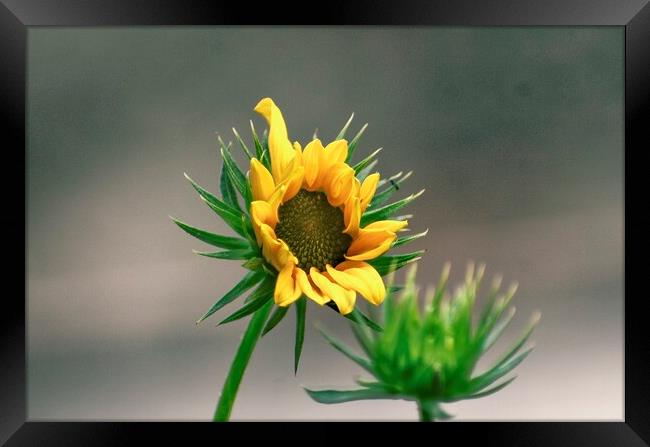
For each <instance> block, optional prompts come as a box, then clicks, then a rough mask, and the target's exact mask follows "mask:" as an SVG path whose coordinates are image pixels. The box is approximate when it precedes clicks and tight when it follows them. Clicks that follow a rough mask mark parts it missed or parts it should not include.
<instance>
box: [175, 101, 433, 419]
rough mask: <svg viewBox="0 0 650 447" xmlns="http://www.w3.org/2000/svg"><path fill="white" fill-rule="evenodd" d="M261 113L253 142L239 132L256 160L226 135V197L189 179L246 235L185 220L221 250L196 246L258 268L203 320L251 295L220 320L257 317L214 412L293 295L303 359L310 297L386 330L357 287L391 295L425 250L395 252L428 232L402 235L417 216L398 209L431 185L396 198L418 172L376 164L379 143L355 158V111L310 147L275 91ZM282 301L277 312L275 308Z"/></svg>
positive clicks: (369, 294)
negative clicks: (237, 151) (362, 306)
mask: <svg viewBox="0 0 650 447" xmlns="http://www.w3.org/2000/svg"><path fill="white" fill-rule="evenodd" d="M255 111H256V112H258V113H259V114H260V115H262V116H263V117H264V118H265V119H266V121H267V124H268V132H265V133H264V134H263V137H262V139H260V138H259V137H258V134H257V132H256V131H255V127H254V125H253V123H252V121H251V131H252V136H253V145H254V150H252V151H251V150H250V149H249V148H248V146H247V145H246V143H245V142H244V141H243V139H242V138H241V136H240V135H239V133H237V131H236V130H235V129H233V132H234V135H235V137H236V139H237V142H238V143H239V146H241V148H242V151H243V153H244V155H245V156H246V157H247V159H248V164H249V167H250V168H249V170H248V172H247V173H244V171H242V170H241V169H240V168H239V166H238V164H237V163H236V162H235V160H234V158H233V154H232V152H231V144H228V145H226V144H225V143H224V141H223V140H222V139H221V137H219V138H218V141H219V144H220V146H221V156H222V159H223V164H222V169H221V177H220V191H221V197H220V198H219V197H217V196H216V195H215V194H213V193H211V192H209V191H207V190H206V189H205V188H203V187H201V186H199V185H198V184H197V183H196V182H195V181H193V180H192V179H190V178H189V176H187V174H186V177H187V178H188V180H189V181H190V182H191V184H192V186H193V187H194V189H195V190H196V191H197V192H198V193H199V195H200V197H201V199H202V200H203V201H204V202H205V203H206V204H207V205H208V206H209V207H210V208H211V209H212V210H213V211H214V212H215V213H216V214H217V215H218V216H219V217H220V218H221V219H222V220H223V221H224V222H225V223H226V224H227V225H228V226H229V227H230V228H231V229H232V230H233V231H234V232H235V233H236V234H237V235H236V236H229V235H222V234H215V233H212V232H210V231H206V230H203V229H199V228H195V227H193V226H191V225H188V224H186V223H184V222H182V221H180V220H178V219H174V218H172V219H173V220H174V222H175V223H176V224H177V225H178V226H179V227H180V228H182V229H183V230H184V231H185V232H187V233H188V234H190V235H192V236H194V237H196V238H197V239H199V240H201V241H202V242H205V243H207V244H210V245H212V246H215V247H217V248H219V249H222V251H217V252H213V251H210V252H197V253H198V254H200V255H202V256H207V257H211V258H217V259H228V260H240V261H244V263H243V264H242V265H243V266H244V267H245V268H246V269H248V270H249V272H248V273H247V274H246V275H245V276H244V277H243V278H242V279H241V281H239V282H238V283H237V284H236V285H235V286H234V287H233V288H232V289H231V290H229V291H228V292H227V293H226V294H225V295H224V296H223V297H221V298H220V299H219V300H217V301H216V302H215V303H214V304H213V305H212V307H211V308H210V309H209V310H208V311H207V312H205V313H204V314H203V316H202V317H201V318H199V320H198V321H197V324H198V323H200V322H202V321H204V320H205V319H206V318H208V317H210V316H211V315H213V314H214V313H215V312H217V311H219V310H220V309H221V308H223V307H224V306H226V305H228V304H230V303H232V302H233V301H234V300H236V299H237V298H238V297H240V296H241V295H243V294H246V293H248V292H249V291H250V290H251V289H252V292H250V294H249V296H248V297H247V299H246V300H245V302H244V305H243V306H242V307H241V308H240V309H238V310H237V311H235V312H234V313H232V314H231V315H230V316H228V317H226V318H225V319H223V320H222V321H221V323H220V324H223V323H228V322H231V321H235V320H238V319H241V318H244V317H246V316H248V315H252V318H251V320H250V323H249V326H248V329H247V330H246V333H245V334H244V338H243V339H242V342H241V344H240V348H239V350H238V351H237V354H236V358H235V360H234V361H233V367H232V369H231V371H230V373H229V375H228V377H227V379H226V384H225V385H224V392H223V393H222V396H221V399H220V404H219V407H218V409H217V413H216V414H215V419H216V420H226V419H227V418H228V417H229V414H230V409H231V407H232V403H233V401H234V396H235V394H236V392H237V387H238V385H239V381H240V380H241V377H242V375H243V371H244V369H245V367H246V364H247V362H248V359H249V358H250V355H251V354H252V351H253V348H254V346H255V344H256V342H257V339H258V338H259V337H260V336H263V335H264V334H266V333H268V332H269V331H271V330H272V329H273V328H274V327H275V326H276V325H277V324H278V323H279V322H280V321H281V320H282V319H283V318H284V316H285V314H286V313H287V309H288V308H289V307H290V305H291V304H292V303H295V306H293V307H295V308H296V315H297V318H296V337H295V340H296V342H295V365H294V367H295V368H296V369H297V367H298V362H299V358H300V353H301V350H302V344H303V340H304V329H305V318H306V317H305V315H306V302H307V298H309V299H311V300H313V301H315V302H316V303H318V304H320V305H327V306H328V307H329V308H331V309H333V310H335V311H337V312H338V313H340V314H341V315H343V316H345V317H346V318H349V319H350V320H352V321H355V322H358V323H362V324H364V325H365V326H368V327H370V328H372V329H374V330H381V327H380V326H379V325H377V324H376V323H375V322H374V321H372V319H370V318H369V317H368V316H367V315H365V314H364V313H363V312H361V311H360V310H359V309H358V308H357V307H355V302H356V296H357V293H358V294H359V295H361V296H362V297H364V298H365V299H366V300H368V301H369V302H370V303H372V304H374V305H379V304H381V303H382V301H383V300H384V298H385V297H386V294H387V288H386V286H385V285H384V281H383V279H382V277H383V276H385V275H387V274H388V273H390V272H393V271H395V270H397V269H399V268H402V267H403V266H405V265H406V264H409V263H411V262H414V261H417V260H418V259H420V257H421V255H422V253H423V251H422V250H421V251H415V252H411V253H403V254H396V255H388V254H386V252H387V251H388V250H389V249H391V248H394V247H399V246H401V245H404V244H407V243H410V242H412V241H414V240H416V239H418V238H420V237H422V236H424V235H425V234H426V233H427V232H426V231H424V232H421V233H417V234H407V235H404V236H398V234H399V233H400V232H404V231H407V228H406V227H407V225H408V221H407V219H408V218H410V217H411V216H409V215H402V216H396V213H397V212H398V211H399V210H400V209H402V208H403V207H404V206H406V205H407V204H409V203H410V202H411V201H413V200H414V199H415V198H417V197H418V196H419V195H420V194H421V193H422V192H423V191H420V192H418V193H417V194H411V195H409V196H407V197H405V198H403V199H401V200H397V201H395V202H393V203H387V202H389V199H390V198H391V197H392V195H393V194H394V193H395V192H396V191H398V190H399V189H400V185H401V183H402V182H403V181H404V180H406V179H407V178H408V177H409V176H410V174H411V173H410V172H409V173H406V174H403V173H401V172H400V173H397V174H395V175H393V176H392V177H389V178H387V179H381V178H380V175H379V174H378V173H376V172H373V169H374V167H375V165H376V164H377V159H376V157H377V154H378V153H379V151H380V150H381V149H377V150H375V151H374V152H372V153H371V154H370V155H368V156H367V157H365V158H364V159H362V160H360V161H359V162H357V163H356V164H351V163H350V160H351V158H352V156H353V155H354V153H355V151H356V149H357V146H358V143H359V140H360V138H361V136H362V134H363V132H364V131H365V129H366V127H367V124H366V125H364V126H363V127H362V128H361V130H360V131H359V132H358V133H357V134H356V136H355V137H354V138H352V140H351V141H350V142H349V143H348V141H347V140H346V139H345V134H346V132H347V129H348V127H349V125H350V123H351V121H352V118H353V116H354V114H353V115H352V116H351V117H350V119H349V120H348V121H347V123H346V124H345V125H344V127H343V129H341V131H340V132H339V134H338V135H337V137H336V138H335V139H334V141H332V142H331V143H329V144H327V145H326V146H323V144H322V143H321V141H320V140H319V139H318V138H317V137H316V135H314V138H313V139H312V141H310V142H309V143H308V144H307V145H305V147H304V149H303V148H302V146H301V145H300V144H299V143H298V142H294V143H293V144H292V143H291V141H290V140H289V137H288V132H287V127H286V124H285V121H284V118H283V116H282V112H281V111H280V109H279V108H278V107H277V106H276V105H275V103H274V102H273V100H271V99H270V98H264V99H262V100H261V101H260V102H259V103H258V104H257V106H256V107H255ZM273 304H275V305H276V306H275V311H274V312H273V313H271V309H272V307H273Z"/></svg>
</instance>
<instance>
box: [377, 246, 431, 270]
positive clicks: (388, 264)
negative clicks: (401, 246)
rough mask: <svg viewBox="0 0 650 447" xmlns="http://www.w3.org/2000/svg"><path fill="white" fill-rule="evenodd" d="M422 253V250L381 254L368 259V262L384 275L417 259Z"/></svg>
mask: <svg viewBox="0 0 650 447" xmlns="http://www.w3.org/2000/svg"><path fill="white" fill-rule="evenodd" d="M422 254H424V250H419V251H414V252H413V253H406V254H402V255H383V256H380V257H378V258H375V259H373V260H370V261H368V263H369V264H370V265H372V266H373V267H374V268H375V270H377V272H378V273H379V274H380V275H381V276H384V275H387V274H389V273H392V272H394V271H396V270H399V269H401V268H402V267H404V266H405V265H407V264H410V263H411V262H415V261H417V260H418V259H420V258H421V257H422Z"/></svg>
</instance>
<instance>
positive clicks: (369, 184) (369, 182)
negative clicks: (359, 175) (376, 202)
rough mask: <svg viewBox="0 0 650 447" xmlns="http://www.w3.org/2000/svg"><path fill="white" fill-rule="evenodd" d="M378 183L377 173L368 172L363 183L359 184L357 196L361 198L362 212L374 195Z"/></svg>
mask: <svg viewBox="0 0 650 447" xmlns="http://www.w3.org/2000/svg"><path fill="white" fill-rule="evenodd" d="M378 183H379V174H377V173H374V174H370V175H369V176H368V177H366V178H365V180H364V181H363V184H362V185H361V189H360V190H359V198H360V199H361V212H362V213H363V212H364V211H365V210H366V208H367V207H368V204H369V203H370V201H371V200H372V198H373V196H374V195H375V191H377V184H378Z"/></svg>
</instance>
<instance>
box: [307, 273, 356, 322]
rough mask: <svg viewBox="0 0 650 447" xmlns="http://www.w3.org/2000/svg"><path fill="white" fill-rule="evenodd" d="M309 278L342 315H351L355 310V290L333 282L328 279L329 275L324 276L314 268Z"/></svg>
mask: <svg viewBox="0 0 650 447" xmlns="http://www.w3.org/2000/svg"><path fill="white" fill-rule="evenodd" d="M309 276H310V277H311V279H313V280H314V283H315V284H316V286H317V287H318V288H319V289H320V290H321V292H323V295H325V296H326V297H328V298H329V299H331V300H332V301H334V302H335V303H336V307H338V308H339V312H341V314H342V315H346V314H349V313H350V312H352V311H353V310H354V303H355V301H356V293H355V292H354V290H349V289H346V288H344V287H341V286H340V285H338V284H336V283H335V282H333V281H332V280H331V279H330V278H328V276H329V274H322V273H320V272H319V271H318V269H316V268H315V267H312V268H311V270H310V271H309Z"/></svg>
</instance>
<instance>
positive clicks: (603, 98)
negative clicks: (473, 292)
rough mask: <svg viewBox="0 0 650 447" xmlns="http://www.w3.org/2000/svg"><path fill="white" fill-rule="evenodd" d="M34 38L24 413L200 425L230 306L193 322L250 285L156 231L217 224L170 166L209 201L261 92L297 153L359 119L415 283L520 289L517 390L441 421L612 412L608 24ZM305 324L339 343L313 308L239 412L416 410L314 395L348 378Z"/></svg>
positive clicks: (119, 32) (613, 134)
mask: <svg viewBox="0 0 650 447" xmlns="http://www.w3.org/2000/svg"><path fill="white" fill-rule="evenodd" d="M28 42H29V49H28V61H29V62H28V74H29V78H28V100H29V103H28V107H29V109H28V126H29V132H28V153H27V164H28V172H27V175H28V180H27V188H28V199H27V208H28V215H27V221H28V243H27V246H28V253H27V256H28V266H27V268H28V296H27V299H28V300H27V301H28V303H27V306H28V414H29V418H30V419H32V420H67V419H71V420H132V419H134V420H154V419H164V420H208V419H210V418H211V416H212V413H213V410H214V405H215V403H216V401H217V398H218V395H219V392H220V389H221V385H222V383H223V380H224V378H225V375H226V372H227V368H228V366H229V364H230V361H231V359H232V357H233V355H234V351H235V349H236V347H237V344H238V342H239V338H240V336H241V334H242V333H243V331H244V328H245V325H246V321H239V322H236V323H234V324H231V325H226V326H225V327H218V328H217V327H215V324H216V323H217V322H218V321H220V319H221V318H223V317H225V316H226V315H228V314H229V313H231V312H232V311H233V310H235V308H237V307H238V306H237V305H236V304H234V305H231V306H228V307H227V308H226V309H224V310H223V311H221V312H220V313H219V314H217V315H216V316H214V317H212V318H210V319H209V320H207V321H206V322H204V323H203V324H202V325H200V326H198V327H197V326H196V325H195V324H194V322H195V320H196V319H197V318H198V317H199V316H200V315H201V314H202V313H203V312H204V311H205V310H206V309H207V308H208V307H209V306H210V305H211V304H212V303H213V302H214V301H215V300H216V299H217V298H219V297H220V296H222V295H223V294H224V293H225V292H226V291H227V290H228V289H229V288H230V287H231V286H232V285H233V284H234V283H235V282H236V281H237V279H238V278H239V277H240V276H241V275H242V274H243V273H244V270H243V269H242V268H241V267H239V266H238V264H237V263H233V262H228V261H219V260H214V259H208V258H202V257H199V256H196V255H194V254H193V253H192V252H191V249H203V248H205V247H204V246H203V245H202V244H201V242H199V241H196V240H194V239H192V238H190V237H189V236H188V235H186V234H184V233H183V232H181V230H180V229H178V228H177V227H176V226H175V225H174V224H173V223H172V222H171V221H170V219H169V217H168V215H173V216H174V217H177V218H180V219H182V220H184V221H186V222H188V223H191V224H193V225H196V226H199V227H202V228H207V229H210V230H213V231H215V232H227V231H228V230H227V229H226V227H225V225H224V224H223V223H221V222H220V221H219V220H218V219H217V218H216V217H215V216H214V215H213V214H212V213H211V211H210V210H209V209H208V208H207V207H205V206H204V205H203V204H202V203H201V201H200V200H199V199H198V196H197V195H196V194H195V193H194V192H193V190H192V189H191V187H190V185H189V184H188V183H187V181H186V180H185V179H184V178H183V172H188V173H189V174H190V175H191V176H192V177H193V178H194V179H195V180H197V181H198V182H199V183H200V184H202V185H204V186H206V187H207V188H208V189H211V190H213V191H218V176H219V169H220V165H219V156H218V150H217V145H216V135H215V132H219V133H220V134H222V135H224V137H225V138H227V139H232V134H231V131H230V129H231V127H233V126H235V127H237V128H238V129H239V130H240V133H241V134H242V135H243V136H244V138H245V139H247V141H250V138H249V135H250V133H249V131H248V126H249V125H248V121H249V119H254V120H255V123H256V124H257V126H258V128H259V129H260V130H261V129H263V128H264V127H265V126H264V123H263V121H262V120H261V119H260V118H259V117H258V116H257V115H256V114H254V112H253V110H252V109H253V107H254V106H255V104H256V103H257V101H258V100H259V99H261V98H262V97H265V96H271V97H272V98H274V99H275V101H276V102H277V103H278V105H279V106H280V107H281V109H282V110H283V112H284V115H285V118H286V121H287V124H288V127H289V132H290V136H291V138H292V139H297V140H300V141H302V142H303V143H304V142H306V141H308V139H309V138H311V136H312V134H313V131H314V128H316V127H318V129H319V136H320V137H321V138H323V139H324V140H329V139H331V138H333V137H334V136H335V135H336V133H337V131H338V129H340V127H341V126H342V125H343V124H344V122H345V121H346V120H347V118H348V116H349V114H350V113H351V112H355V113H356V118H355V121H354V122H353V125H352V130H353V131H355V132H356V130H358V129H359V128H360V126H361V125H363V124H364V123H365V122H369V123H370V126H369V128H368V130H367V132H366V135H365V136H364V138H363V140H362V144H361V146H360V149H359V155H366V154H367V153H369V152H370V151H371V150H373V149H375V148H377V147H379V146H383V147H384V148H385V149H384V151H383V152H382V154H381V159H380V165H379V169H380V170H381V172H382V173H383V174H384V175H390V174H393V173H395V172H397V171H400V170H404V171H408V170H414V171H415V173H414V174H413V176H412V178H411V180H409V181H408V183H407V185H406V186H405V188H404V194H407V193H410V192H414V191H416V190H418V189H420V188H426V192H425V194H424V196H422V197H421V198H420V199H419V200H418V201H416V202H415V204H413V205H411V207H410V208H409V210H408V211H409V212H412V213H414V214H415V217H414V218H413V219H411V224H412V228H413V229H414V230H418V231H419V230H423V229H425V228H429V229H430V232H429V235H428V237H427V238H425V239H423V240H421V241H419V242H418V243H416V244H415V245H413V247H414V248H426V249H427V250H428V252H427V254H426V255H425V257H424V258H423V260H422V261H421V262H420V265H419V276H418V278H419V282H420V283H421V284H422V285H425V284H427V283H433V282H434V280H435V279H437V277H438V275H439V273H440V269H441V267H442V265H443V263H444V262H445V261H451V262H452V266H453V267H452V280H453V282H456V280H457V279H459V278H461V277H462V274H463V272H464V269H465V265H466V263H467V262H468V261H469V260H475V261H484V262H486V263H487V276H488V278H489V277H491V276H492V275H494V274H497V273H503V275H504V280H505V281H504V282H505V284H506V285H507V283H508V282H510V281H514V280H517V281H518V282H519V284H520V287H519V292H518V293H517V295H516V297H515V300H514V304H515V305H516V306H517V310H518V313H517V316H516V318H515V322H514V325H513V327H512V328H511V331H510V333H509V335H508V336H507V337H506V339H505V340H504V341H506V342H507V341H508V340H512V339H513V338H514V336H515V335H517V332H518V331H519V330H521V329H522V328H523V327H524V325H525V323H526V322H527V321H528V318H529V316H530V315H531V313H532V312H533V311H534V310H536V309H539V310H541V312H542V315H543V316H542V321H541V324H540V326H539V327H538V330H537V331H536V333H535V335H534V337H533V339H534V341H535V344H536V349H535V351H534V352H533V354H532V355H531V356H530V357H529V359H528V360H527V361H526V362H524V363H523V364H522V365H521V366H520V367H519V368H518V369H517V374H518V375H519V378H518V379H517V380H516V381H515V382H513V384H511V385H510V386H508V387H507V388H506V389H504V390H503V391H501V392H499V393H497V394H496V395H493V396H491V397H488V398H485V399H481V400H476V401H467V402H461V403H457V404H454V405H449V406H447V407H446V408H447V410H448V411H449V412H451V413H453V414H455V415H457V420H558V419H559V420H586V419H588V420H622V418H623V288H622V287H623V44H624V42H623V29H622V28H620V27H619V28H612V27H584V28H567V27H561V28H553V27H544V28H380V27H372V28H273V29H271V28H223V27H222V28H214V27H196V28H183V27H176V28H164V27H163V28H128V29H127V28H74V29H72V28H71V29H62V28H56V29H49V28H30V30H29V36H28ZM240 161H243V158H241V157H240ZM315 323H320V324H321V325H322V326H324V327H326V328H327V329H329V331H330V332H335V333H337V334H338V335H339V337H340V338H343V339H344V340H348V341H349V342H350V343H352V344H354V342H353V341H352V337H351V334H350V331H349V328H348V327H347V322H346V320H344V319H342V318H340V317H338V316H337V315H336V314H335V313H334V312H332V311H331V310H329V309H327V308H325V309H323V308H320V307H318V306H317V305H315V304H314V303H310V306H309V308H308V327H307V335H306V341H305V346H304V352H303V357H302V363H301V368H300V370H299V372H298V375H297V376H294V374H293V366H292V365H293V332H294V316H293V312H291V313H290V314H289V316H288V317H287V318H286V319H285V321H283V322H282V323H281V325H280V326H279V327H278V329H276V331H274V332H273V333H271V334H270V335H269V336H267V337H265V338H264V339H262V340H261V342H260V344H259V345H258V349H257V350H256V352H255V355H254V357H253V359H252V361H251V364H250V365H249V368H248V371H247V374H246V376H245V377H244V381H243V384H242V386H241V389H240V394H239V397H238V400H237V403H236V405H235V408H234V412H233V419H240V420H268V419H270V420H282V419H289V420H311V419H315V420H326V419H330V420H396V419H406V420H414V419H415V418H416V417H417V412H416V409H415V407H414V406H413V405H412V404H410V403H407V402H398V401H385V402H384V401H368V402H356V403H348V404H342V405H333V406H326V405H321V404H317V403H315V402H313V401H311V400H310V399H309V398H308V397H307V395H306V394H305V393H304V391H303V390H302V388H301V386H303V385H304V386H310V387H325V386H336V387H341V388H343V387H352V386H354V383H353V379H354V377H355V376H358V375H361V376H363V375H364V374H363V372H362V371H361V370H360V369H359V368H357V367H356V365H354V364H352V363H351V362H349V361H348V360H347V359H345V358H344V357H343V356H341V355H340V354H339V353H337V352H335V351H334V350H333V349H331V348H330V347H329V346H328V345H326V343H325V342H324V341H323V340H322V338H321V337H320V336H319V335H318V333H317V331H316V330H315V328H314V324H315ZM498 347H501V348H503V347H504V345H503V344H502V345H498V346H497V348H498ZM494 354H498V349H497V351H495V353H493V354H491V357H494ZM489 359H490V357H489V358H488V359H487V360H489ZM482 365H483V364H482Z"/></svg>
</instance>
